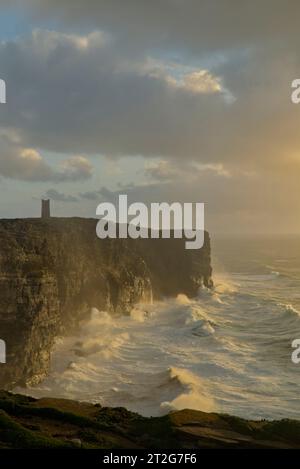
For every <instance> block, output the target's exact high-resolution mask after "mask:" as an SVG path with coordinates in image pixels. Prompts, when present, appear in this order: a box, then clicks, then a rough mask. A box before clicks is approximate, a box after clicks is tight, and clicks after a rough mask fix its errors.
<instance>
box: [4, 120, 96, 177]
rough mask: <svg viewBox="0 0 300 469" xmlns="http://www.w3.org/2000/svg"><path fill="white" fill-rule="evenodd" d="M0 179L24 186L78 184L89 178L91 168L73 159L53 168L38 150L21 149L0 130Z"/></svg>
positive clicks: (15, 138) (11, 135)
mask: <svg viewBox="0 0 300 469" xmlns="http://www.w3.org/2000/svg"><path fill="white" fill-rule="evenodd" d="M0 175H1V176H3V177H5V178H10V179H17V180H22V181H28V182H48V181H53V182H56V183H59V182H64V181H80V180H85V179H88V178H90V177H91V175H92V166H91V164H90V163H89V161H88V160H87V159H86V158H84V157H80V156H73V157H69V158H66V159H65V160H64V161H62V163H61V166H60V167H59V168H53V167H52V166H50V165H49V164H48V163H47V161H46V160H45V159H44V158H43V157H42V155H41V153H40V152H39V151H38V150H36V149H35V148H30V147H23V146H22V144H21V142H20V139H19V136H18V134H17V133H16V132H14V131H13V130H10V131H9V130H6V129H0Z"/></svg>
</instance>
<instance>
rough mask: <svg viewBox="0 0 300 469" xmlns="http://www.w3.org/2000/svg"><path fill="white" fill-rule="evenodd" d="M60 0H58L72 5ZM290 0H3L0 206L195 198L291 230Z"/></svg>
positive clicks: (30, 212)
mask: <svg viewBox="0 0 300 469" xmlns="http://www.w3.org/2000/svg"><path fill="white" fill-rule="evenodd" d="M70 5H71V6H70ZM299 15H300V3H299V2H298V1H297V0H285V1H283V0H253V1H252V2H248V1H240V0H153V1H152V2H149V1H148V0H73V1H72V2H70V1H67V0H60V1H58V0H43V1H38V0H22V1H18V0H10V1H6V0H4V1H1V0H0V79H3V80H5V82H6V86H7V103H6V104H0V194H1V198H0V217H1V218H14V217H35V216H39V214H40V199H41V198H42V197H49V198H50V199H51V209H52V214H53V215H56V216H75V215H78V216H83V217H95V216H96V215H95V214H96V207H97V205H98V204H99V203H100V202H102V201H111V200H116V199H117V196H118V194H120V193H122V194H128V197H129V201H130V202H135V201H137V202H145V203H147V204H149V203H151V202H154V201H155V202H164V201H166V202H172V201H180V202H204V203H205V217H206V222H205V225H206V228H207V229H208V230H209V231H210V232H211V233H232V234H241V233H242V234H256V233H267V234H282V233H299V232H300V217H299V212H300V210H299V209H300V197H299V196H300V184H299V182H300V152H299V148H300V147H299V145H300V132H299V123H300V105H298V106H297V105H295V104H293V103H292V102H291V83H292V81H293V80H294V79H295V78H299V77H300V36H299V26H298V18H299Z"/></svg>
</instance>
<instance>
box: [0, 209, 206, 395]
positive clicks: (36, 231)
mask: <svg viewBox="0 0 300 469" xmlns="http://www.w3.org/2000/svg"><path fill="white" fill-rule="evenodd" d="M96 223H97V220H94V219H82V218H51V219H49V220H44V219H19V220H0V241H1V254H0V289H1V297H0V338H1V339H3V340H4V341H5V342H6V346H7V358H6V360H7V363H6V364H1V365H0V387H2V388H6V389H9V388H12V387H13V386H16V385H26V384H33V383H35V382H39V381H40V380H41V379H43V378H44V377H45V375H46V374H47V372H48V368H49V363H50V351H51V348H52V346H53V343H54V339H55V337H56V336H57V335H58V334H66V333H67V332H70V331H72V329H74V328H76V327H77V326H78V324H79V323H80V321H81V320H82V319H84V318H87V317H88V315H89V314H90V310H91V308H92V307H95V308H98V309H100V310H101V309H102V310H106V311H109V312H111V313H120V314H123V313H125V314H126V313H128V312H129V311H130V309H131V307H132V306H133V304H134V303H136V302H139V301H143V302H147V301H151V299H152V298H155V299H157V298H161V297H163V296H174V295H177V294H178V293H185V294H187V295H189V296H193V295H195V294H196V292H197V289H198V288H199V286H201V285H205V286H208V287H209V286H211V284H212V281H211V265H210V241H209V236H208V234H207V233H205V242H204V246H203V248H202V249H200V250H186V249H185V247H184V240H182V239H153V240H152V239H138V240H131V239H106V240H100V239H98V238H97V236H96Z"/></svg>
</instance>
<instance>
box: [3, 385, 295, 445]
mask: <svg viewBox="0 0 300 469" xmlns="http://www.w3.org/2000/svg"><path fill="white" fill-rule="evenodd" d="M0 447H1V448H24V449H62V448H64V449H65V448H69V449H72V448H73V449H76V448H82V449H100V448H102V449H114V448H116V449H124V448H127V449H128V448H134V449H139V448H140V449H142V448H147V449H152V450H153V449H155V450H158V449H166V448H169V449H174V448H176V449H177V450H179V449H187V450H191V449H203V448H206V449H208V448H216V449H217V448H227V449H228V448H230V449H241V448H244V449H246V448H247V449H250V448H251V449H253V448H260V449H261V448H264V449H274V448H281V449H287V448H291V449H292V448H293V449H295V448H298V449H299V448H300V422H299V421H295V420H289V419H285V420H280V421H273V422H270V421H266V420H261V421H251V420H245V419H241V418H239V417H232V416H230V415H224V414H223V415H222V414H216V413H210V414H208V413H205V412H200V411H197V410H187V409H186V410H181V411H177V412H171V413H170V414H168V415H165V416H163V417H152V418H145V417H141V416H140V415H138V414H135V413H133V412H129V411H127V410H126V409H124V408H109V407H101V406H100V405H99V404H96V405H93V404H88V403H83V402H76V401H72V400H67V399H52V398H51V399H49V398H47V399H39V400H36V399H33V398H31V397H27V396H21V395H14V394H11V393H7V392H3V391H2V392H0Z"/></svg>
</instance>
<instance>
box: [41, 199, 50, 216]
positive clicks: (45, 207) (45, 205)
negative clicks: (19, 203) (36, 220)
mask: <svg viewBox="0 0 300 469" xmlns="http://www.w3.org/2000/svg"><path fill="white" fill-rule="evenodd" d="M42 218H50V200H49V199H47V200H42Z"/></svg>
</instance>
